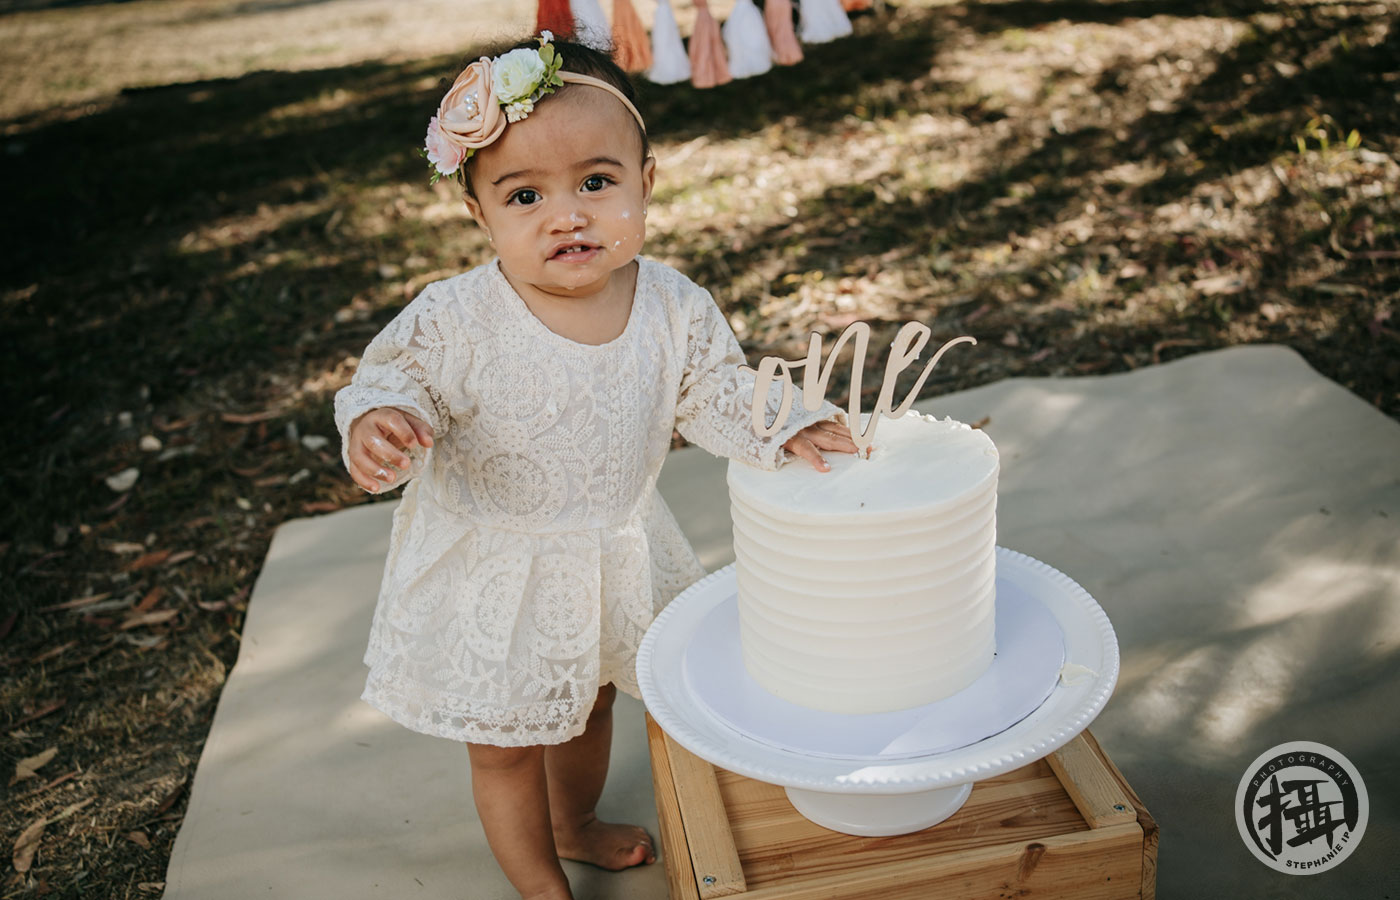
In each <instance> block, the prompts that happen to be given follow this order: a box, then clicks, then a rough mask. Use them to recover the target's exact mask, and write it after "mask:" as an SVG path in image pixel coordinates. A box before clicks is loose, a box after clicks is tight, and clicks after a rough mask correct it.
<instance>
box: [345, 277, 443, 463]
mask: <svg viewBox="0 0 1400 900" xmlns="http://www.w3.org/2000/svg"><path fill="white" fill-rule="evenodd" d="M430 288H431V286H429V288H425V289H424V290H423V292H422V293H420V294H419V295H418V296H417V297H416V298H415V299H414V300H413V302H411V303H409V304H408V306H405V307H404V308H403V310H402V311H401V312H400V313H399V314H398V315H397V316H395V317H394V319H393V321H391V322H390V323H389V324H388V325H386V326H385V327H384V330H383V331H381V332H379V334H377V335H375V337H374V340H372V341H370V342H369V346H368V347H366V348H365V352H364V355H363V356H362V357H360V365H359V367H358V368H356V369H355V374H354V375H353V376H351V379H350V383H349V384H348V385H346V386H345V387H343V388H341V389H340V390H339V391H337V392H336V395H335V424H336V428H337V429H338V430H339V431H340V458H341V461H342V462H343V463H344V464H345V468H346V471H349V469H350V451H349V446H350V426H351V425H352V424H354V422H355V420H356V419H358V418H359V417H360V416H362V415H364V414H365V413H367V412H369V411H370V410H372V409H378V408H379V407H384V406H391V407H394V408H395V409H398V410H400V411H402V412H406V413H410V414H412V415H415V416H417V417H418V418H420V419H422V420H423V421H425V422H427V423H428V424H429V425H430V426H432V429H433V446H435V447H436V446H439V444H440V442H441V441H442V440H443V439H444V437H445V436H446V428H447V425H448V423H449V422H450V421H451V417H450V416H449V414H448V410H447V406H446V403H445V402H444V401H443V398H442V393H441V392H440V391H439V389H438V387H437V384H438V376H439V375H440V373H441V372H442V371H443V369H444V359H445V356H446V353H447V350H448V347H449V346H450V345H451V342H450V341H449V339H448V332H449V330H450V329H449V327H448V323H447V322H446V320H445V317H444V311H443V310H442V308H441V305H440V304H438V303H436V302H435V298H434V297H433V296H431V295H430V294H429V290H430ZM431 452H432V451H431V450H426V451H425V450H424V449H423V448H422V447H417V446H415V447H413V448H412V449H410V450H409V451H408V456H409V459H410V463H409V467H408V469H407V470H405V471H404V472H402V473H400V475H399V477H398V478H395V479H394V480H393V481H392V482H389V483H388V484H387V485H386V486H385V488H384V489H385V490H389V489H392V488H395V487H401V486H403V485H405V484H407V483H408V482H409V481H411V480H412V479H413V478H415V477H417V476H418V475H419V474H421V473H422V471H423V466H424V465H425V464H426V462H427V454H428V453H431Z"/></svg>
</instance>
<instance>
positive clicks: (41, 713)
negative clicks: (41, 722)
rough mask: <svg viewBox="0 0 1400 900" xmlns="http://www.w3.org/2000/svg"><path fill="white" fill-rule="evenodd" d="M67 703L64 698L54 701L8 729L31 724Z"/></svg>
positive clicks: (12, 724) (11, 724) (12, 723)
mask: <svg viewBox="0 0 1400 900" xmlns="http://www.w3.org/2000/svg"><path fill="white" fill-rule="evenodd" d="M73 643H76V641H75V642H73ZM68 646H71V644H69V645H68ZM67 702H68V700H67V698H64V699H62V700H56V701H54V702H53V703H50V704H49V705H48V706H45V707H43V708H41V709H38V710H35V711H34V712H32V713H30V714H29V715H27V716H25V717H24V718H23V719H20V720H18V721H16V722H11V723H10V725H9V726H8V727H9V728H11V729H15V728H18V727H19V726H21V725H25V724H28V723H29V722H33V721H34V720H35V719H42V718H43V717H44V716H47V715H48V714H49V713H51V712H54V711H55V710H59V709H62V708H63V705H64V704H65V703H67Z"/></svg>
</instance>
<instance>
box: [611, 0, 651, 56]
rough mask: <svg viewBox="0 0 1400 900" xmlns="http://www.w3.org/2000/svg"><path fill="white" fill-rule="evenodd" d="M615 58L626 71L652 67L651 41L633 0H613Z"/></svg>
mask: <svg viewBox="0 0 1400 900" xmlns="http://www.w3.org/2000/svg"><path fill="white" fill-rule="evenodd" d="M612 34H613V59H615V60H617V64H618V65H619V66H622V70H623V71H624V72H645V71H646V70H647V69H650V68H651V42H650V41H648V40H647V30H646V26H644V25H643V24H642V19H641V17H640V16H638V15H637V9H636V7H634V6H633V5H632V0H613V26H612Z"/></svg>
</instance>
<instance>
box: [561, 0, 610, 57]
mask: <svg viewBox="0 0 1400 900" xmlns="http://www.w3.org/2000/svg"><path fill="white" fill-rule="evenodd" d="M569 8H570V9H572V10H573V12H574V40H576V41H578V42H579V43H580V44H583V45H585V46H588V47H592V48H593V49H594V50H602V51H603V52H604V53H606V52H608V51H610V50H612V28H611V27H610V26H609V25H608V17H607V16H605V15H603V7H602V4H600V3H599V2H598V0H569Z"/></svg>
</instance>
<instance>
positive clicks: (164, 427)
mask: <svg viewBox="0 0 1400 900" xmlns="http://www.w3.org/2000/svg"><path fill="white" fill-rule="evenodd" d="M151 423H152V424H153V425H155V426H156V427H157V428H159V429H160V430H161V431H179V430H180V429H182V428H189V427H190V426H191V425H193V424H194V417H190V418H187V419H176V420H175V421H173V422H170V421H167V420H166V419H165V417H163V416H152V417H151Z"/></svg>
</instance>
